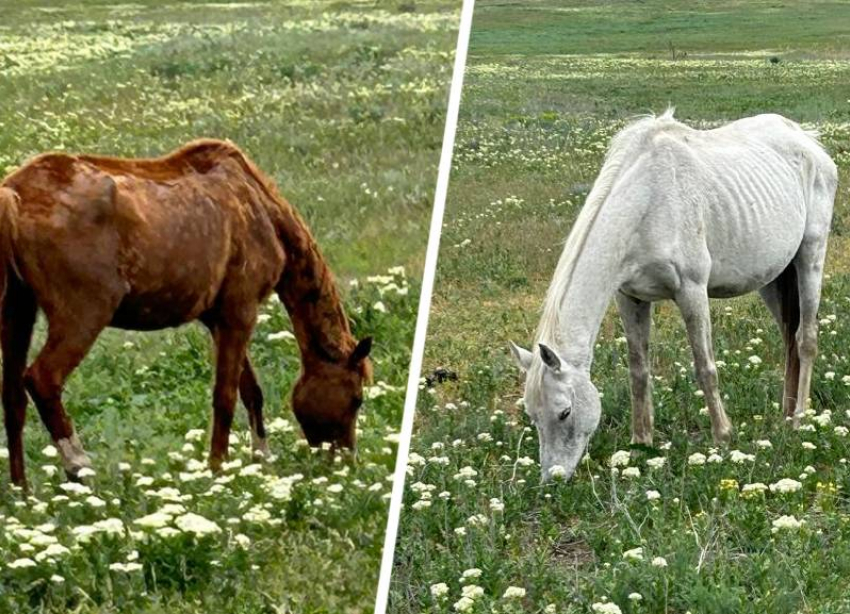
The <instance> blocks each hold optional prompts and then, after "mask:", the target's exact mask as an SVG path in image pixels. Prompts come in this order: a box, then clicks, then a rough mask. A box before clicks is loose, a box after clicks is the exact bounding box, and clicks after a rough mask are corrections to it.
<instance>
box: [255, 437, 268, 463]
mask: <svg viewBox="0 0 850 614" xmlns="http://www.w3.org/2000/svg"><path fill="white" fill-rule="evenodd" d="M251 451H252V454H253V455H254V458H259V459H261V460H265V461H268V460H270V459H271V456H272V453H271V450H269V442H268V440H267V439H266V438H265V437H254V438H253V439H252V441H251Z"/></svg>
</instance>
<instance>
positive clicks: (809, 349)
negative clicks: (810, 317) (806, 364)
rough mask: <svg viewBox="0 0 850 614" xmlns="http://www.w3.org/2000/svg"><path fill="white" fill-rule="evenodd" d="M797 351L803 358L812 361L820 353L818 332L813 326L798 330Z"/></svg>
mask: <svg viewBox="0 0 850 614" xmlns="http://www.w3.org/2000/svg"><path fill="white" fill-rule="evenodd" d="M797 353H798V354H799V355H800V359H801V360H806V361H811V360H814V359H815V356H817V353H818V333H817V329H814V328H812V327H806V328H802V327H801V328H800V330H799V331H797Z"/></svg>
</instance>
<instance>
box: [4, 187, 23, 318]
mask: <svg viewBox="0 0 850 614" xmlns="http://www.w3.org/2000/svg"><path fill="white" fill-rule="evenodd" d="M18 200H19V199H18V195H17V194H16V193H15V192H13V191H12V190H10V189H9V188H4V187H2V186H0V304H2V301H3V298H4V297H5V295H6V280H7V278H8V276H9V275H10V274H14V273H13V271H15V261H14V258H13V252H12V250H13V248H14V245H15V239H16V238H17V235H18Z"/></svg>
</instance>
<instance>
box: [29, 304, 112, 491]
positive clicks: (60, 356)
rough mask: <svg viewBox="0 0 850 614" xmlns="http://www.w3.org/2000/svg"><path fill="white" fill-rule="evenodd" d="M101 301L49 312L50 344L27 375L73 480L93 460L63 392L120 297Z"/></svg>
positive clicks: (67, 471) (46, 423)
mask: <svg viewBox="0 0 850 614" xmlns="http://www.w3.org/2000/svg"><path fill="white" fill-rule="evenodd" d="M101 300H102V302H100V303H94V302H89V303H88V304H84V303H83V304H80V305H78V306H77V307H76V308H74V307H73V304H74V303H73V302H71V301H69V302H68V303H66V305H65V306H64V308H63V310H62V311H61V312H50V313H48V314H47V319H48V331H47V341H46V342H45V344H44V347H43V348H42V349H41V352H39V354H38V357H37V358H36V359H35V362H33V364H32V365H31V366H30V368H29V369H27V371H26V374H25V376H24V383H25V385H26V388H27V390H28V391H29V393H30V396H31V397H32V399H33V401H34V402H35V406H36V407H37V408H38V413H39V414H40V416H41V420H42V422H44V425H45V426H46V427H47V430H48V432H49V433H50V436H51V437H52V439H53V442H54V443H55V445H56V447H57V448H58V450H59V454H60V456H61V458H62V464H63V466H64V468H65V472H66V473H67V474H68V477H69V478H71V479H77V477H78V474H79V471H80V470H81V469H83V468H84V467H90V466H91V461H90V460H89V457H88V455H87V454H86V452H85V450H84V449H83V446H82V444H81V443H80V440H79V438H78V437H77V433H76V430H75V429H74V425H73V423H72V422H71V419H70V418H69V417H68V414H67V413H66V411H65V406H64V405H63V404H62V390H63V388H64V387H65V382H66V381H67V379H68V377H69V376H70V375H71V373H72V372H73V371H74V369H76V368H77V366H78V365H79V364H80V362H82V360H83V358H85V356H86V354H88V352H89V350H90V349H91V347H92V345H94V342H95V341H96V340H97V337H98V335H99V334H100V333H101V331H102V330H103V329H104V328H106V326H107V325H108V324H109V321H110V320H111V318H112V314H113V313H114V311H115V307H116V306H117V304H118V300H117V298H116V299H114V300H106V299H104V298H101Z"/></svg>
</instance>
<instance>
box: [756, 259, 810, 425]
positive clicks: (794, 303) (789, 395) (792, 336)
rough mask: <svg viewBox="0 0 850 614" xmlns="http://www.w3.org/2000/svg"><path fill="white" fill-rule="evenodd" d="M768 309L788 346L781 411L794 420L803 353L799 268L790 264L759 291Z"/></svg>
mask: <svg viewBox="0 0 850 614" xmlns="http://www.w3.org/2000/svg"><path fill="white" fill-rule="evenodd" d="M759 294H761V297H762V299H764V302H765V304H766V305H767V308H768V309H769V310H770V313H771V314H772V315H773V318H774V319H775V320H776V323H777V325H778V326H779V331H780V333H782V342H783V343H784V345H785V383H784V385H783V391H782V411H783V414H784V415H785V416H786V417H792V416H793V415H794V412H795V410H796V408H797V392H798V389H799V385H800V354H799V352H798V351H797V329H798V328H799V326H800V294H799V290H798V285H797V269H796V268H795V267H794V265H793V264H791V265H789V266H788V268H786V269H785V270H784V271H783V272H782V274H780V275H779V277H777V278H776V279H775V280H774V281H772V282H771V283H769V284H768V285H767V286H765V287H764V288H762V289H761V290H760V291H759Z"/></svg>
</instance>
